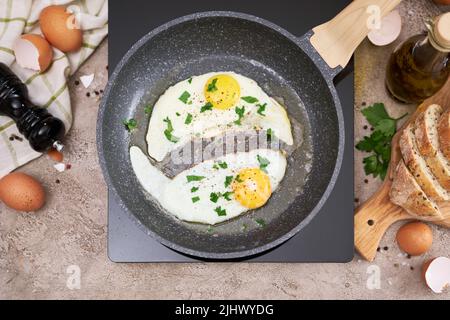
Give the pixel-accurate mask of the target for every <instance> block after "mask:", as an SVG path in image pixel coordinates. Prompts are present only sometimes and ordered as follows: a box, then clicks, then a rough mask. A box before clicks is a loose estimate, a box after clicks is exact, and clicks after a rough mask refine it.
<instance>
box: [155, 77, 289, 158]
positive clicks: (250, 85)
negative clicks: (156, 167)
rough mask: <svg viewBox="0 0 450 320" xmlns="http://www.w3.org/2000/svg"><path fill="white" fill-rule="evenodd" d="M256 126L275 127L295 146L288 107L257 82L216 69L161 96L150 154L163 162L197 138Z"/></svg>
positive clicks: (182, 82) (168, 90)
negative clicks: (283, 105)
mask: <svg viewBox="0 0 450 320" xmlns="http://www.w3.org/2000/svg"><path fill="white" fill-rule="evenodd" d="M255 129H257V130H268V131H269V130H270V132H271V134H273V135H274V136H276V137H277V138H278V139H280V140H281V141H283V142H285V143H286V144H287V145H292V144H293V137H292V130H291V124H290V121H289V118H288V115H287V113H286V110H285V108H284V107H282V106H281V105H280V104H279V103H278V102H277V101H276V100H275V99H273V98H271V97H269V96H268V95H267V94H266V93H265V92H264V91H263V90H262V89H261V88H260V87H259V86H258V84H257V83H256V82H255V81H254V80H252V79H249V78H247V77H244V76H242V75H239V74H236V73H233V72H211V73H207V74H203V75H200V76H195V77H192V78H189V79H186V80H184V81H181V82H179V83H177V84H175V85H174V86H172V87H170V88H169V89H167V90H166V92H164V94H162V95H161V97H160V98H159V99H158V101H157V102H156V104H155V105H154V106H153V110H152V114H151V118H150V123H149V127H148V132H147V144H148V153H149V155H150V156H151V157H152V158H153V159H155V160H156V161H162V160H163V159H164V157H165V156H166V155H167V154H168V153H170V152H171V151H172V150H174V149H176V148H178V147H180V146H183V145H184V144H186V143H187V142H189V141H190V140H192V139H194V138H211V137H215V136H219V135H223V134H225V133H229V132H242V131H248V130H255Z"/></svg>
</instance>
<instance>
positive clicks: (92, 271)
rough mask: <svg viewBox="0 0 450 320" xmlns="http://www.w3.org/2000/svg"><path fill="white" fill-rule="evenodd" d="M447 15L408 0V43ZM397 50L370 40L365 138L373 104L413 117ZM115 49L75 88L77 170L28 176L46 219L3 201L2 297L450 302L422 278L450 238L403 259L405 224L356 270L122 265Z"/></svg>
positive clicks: (39, 165)
mask: <svg viewBox="0 0 450 320" xmlns="http://www.w3.org/2000/svg"><path fill="white" fill-rule="evenodd" d="M439 10H441V11H444V10H446V11H448V8H444V7H441V8H440V9H438V8H437V7H436V6H434V5H433V4H431V3H430V2H429V1H428V0H409V1H405V2H404V3H403V4H402V5H401V6H400V12H401V14H402V17H403V18H404V29H403V31H402V35H401V39H404V38H405V37H407V36H409V35H410V34H413V33H417V32H419V31H420V30H423V25H422V22H421V21H422V19H423V18H424V17H426V16H428V15H434V14H437V13H438V12H439ZM398 41H401V40H398ZM398 41H397V42H398ZM395 45H396V44H392V45H390V46H387V47H382V48H375V47H374V46H372V45H371V44H370V43H369V42H368V41H365V42H364V43H363V44H362V45H361V46H360V48H359V49H358V52H357V54H356V57H355V64H356V70H357V72H356V80H355V82H356V89H355V90H356V91H355V94H356V97H355V106H356V108H355V119H356V121H355V135H356V137H357V138H360V137H361V136H363V135H364V134H366V133H367V132H366V131H365V130H364V129H363V127H364V125H365V123H364V119H362V117H361V113H360V109H361V106H362V104H363V102H365V103H366V104H367V105H369V104H371V103H374V102H384V103H385V104H386V106H387V108H388V111H389V112H390V113H391V115H393V116H398V115H401V114H402V113H404V112H405V111H409V112H411V111H412V110H413V107H406V106H400V105H397V104H396V103H395V102H394V101H393V100H392V99H390V98H389V97H388V96H387V94H386V92H385V89H384V70H385V63H386V60H387V59H386V57H387V56H388V55H389V53H390V52H391V51H392V50H393V48H394V47H395ZM107 51H108V43H107V41H105V42H104V43H103V44H102V45H101V46H100V47H99V49H98V50H97V51H96V52H95V53H94V55H93V56H92V57H91V58H90V59H89V60H88V62H87V63H86V64H85V65H84V66H82V68H81V69H80V70H79V71H78V72H77V74H75V76H74V77H73V78H72V80H71V81H70V89H71V93H72V107H73V111H74V124H73V128H72V130H71V131H70V133H69V135H68V137H67V140H66V145H67V149H66V151H65V162H66V163H70V164H71V165H72V167H71V169H70V170H67V171H65V172H63V173H58V172H57V171H56V170H55V169H54V168H53V164H54V163H53V162H52V161H51V160H49V159H48V157H46V156H43V157H41V158H39V159H37V160H35V161H33V162H32V163H30V164H28V165H26V166H24V167H22V168H20V169H19V170H20V171H23V172H26V173H29V174H31V175H33V176H35V177H37V178H38V179H39V180H40V181H42V182H43V184H44V186H45V188H46V190H47V194H48V199H47V200H48V201H47V204H46V206H45V208H44V209H42V210H41V211H40V212H38V213H36V214H17V213H15V212H13V211H11V210H9V209H8V208H6V207H5V205H3V204H2V203H0V298H2V299H37V298H39V299H69V298H88V299H89V298H138V299H139V298H147V299H158V298H177V299H190V298H191V299H211V298H217V299H294V298H295V299H408V298H411V299H415V298H416V299H449V298H450V292H447V293H444V294H441V295H436V294H433V293H432V292H431V291H430V290H429V289H427V288H426V287H425V286H424V284H423V282H422V280H421V276H420V273H421V271H420V267H421V265H422V262H423V261H424V260H426V259H427V258H429V257H433V256H438V255H448V254H449V251H448V247H449V245H450V233H449V232H448V231H446V230H444V229H442V228H438V227H434V226H433V227H432V228H433V234H434V240H435V241H434V244H433V247H432V249H431V251H430V252H429V253H427V254H426V256H424V257H423V256H422V257H413V258H411V259H408V258H407V257H405V256H404V255H402V254H401V252H400V251H399V249H398V247H397V245H396V243H395V240H394V238H395V232H396V230H397V228H398V226H399V225H398V224H397V225H395V226H393V227H392V228H390V229H389V231H388V233H387V234H386V236H385V237H384V238H383V240H382V244H381V250H380V252H379V253H378V255H377V257H376V259H375V261H374V262H373V263H369V262H366V261H363V260H362V259H361V258H360V257H359V256H358V255H355V258H354V260H353V261H352V262H351V263H348V264H276V263H266V264H255V263H193V264H164V263H160V264H116V263H112V262H111V261H110V260H109V259H108V257H107V246H106V231H107V228H106V223H107V221H106V220H107V216H106V195H107V194H106V185H105V183H104V180H103V177H102V174H101V171H100V167H99V165H98V159H97V151H96V144H95V125H96V115H97V110H98V105H99V101H100V97H101V91H100V90H102V89H103V88H104V87H105V85H106V82H107V65H106V61H107ZM90 73H95V80H94V82H93V84H92V85H91V86H90V87H89V88H88V89H85V88H84V87H83V86H82V85H81V84H79V83H78V82H77V81H78V79H79V77H80V76H81V75H83V74H90ZM77 83H78V85H77ZM88 95H89V96H88ZM362 156H363V155H362V154H361V153H359V152H355V163H356V165H355V183H356V191H355V198H357V199H359V201H364V200H365V199H367V198H368V197H369V196H370V194H371V193H372V192H374V190H375V189H376V188H377V187H378V185H379V184H380V181H377V180H374V179H372V178H367V179H368V181H367V183H365V182H364V179H366V177H365V176H364V173H363V170H362V165H361V159H362ZM74 265H75V266H78V267H79V269H80V272H81V285H80V288H79V289H73V288H72V289H69V287H71V286H67V281H68V279H69V276H70V274H69V273H70V272H71V269H70V268H71V266H74ZM371 266H372V268H369V267H371ZM373 266H375V267H373ZM377 270H379V276H380V281H381V282H380V288H378V289H377V288H372V289H371V286H370V285H369V286H368V285H367V283H368V282H369V284H370V283H371V279H373V278H371V274H372V275H373V273H372V272H374V271H375V272H377ZM68 272H69V273H68Z"/></svg>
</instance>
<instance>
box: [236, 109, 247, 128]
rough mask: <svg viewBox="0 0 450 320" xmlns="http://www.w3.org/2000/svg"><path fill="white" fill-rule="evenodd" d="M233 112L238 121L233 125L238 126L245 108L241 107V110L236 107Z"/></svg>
mask: <svg viewBox="0 0 450 320" xmlns="http://www.w3.org/2000/svg"><path fill="white" fill-rule="evenodd" d="M234 112H236V114H237V115H238V119H237V120H235V121H234V123H235V124H237V125H238V126H240V125H241V124H242V123H241V120H242V118H243V117H244V113H245V107H241V108H239V107H236V108H235V109H234Z"/></svg>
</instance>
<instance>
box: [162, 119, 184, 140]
mask: <svg viewBox="0 0 450 320" xmlns="http://www.w3.org/2000/svg"><path fill="white" fill-rule="evenodd" d="M163 121H164V122H165V123H167V128H166V130H164V135H165V136H166V139H167V140H169V141H170V142H173V143H177V142H178V141H179V140H180V138H178V137H175V136H174V135H172V132H173V126H172V121H170V119H169V117H167V118H165V119H164V120H163Z"/></svg>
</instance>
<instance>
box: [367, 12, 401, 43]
mask: <svg viewBox="0 0 450 320" xmlns="http://www.w3.org/2000/svg"><path fill="white" fill-rule="evenodd" d="M401 31H402V17H401V16H400V13H399V12H398V11H397V10H393V11H391V12H390V13H389V14H388V15H386V16H385V17H384V18H383V19H382V20H381V28H380V29H373V30H371V31H370V32H369V34H368V35H367V37H368V38H369V40H370V42H372V43H373V44H374V45H376V46H385V45H388V44H390V43H392V42H394V41H395V40H396V39H397V38H398V36H399V35H400V32H401Z"/></svg>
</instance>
